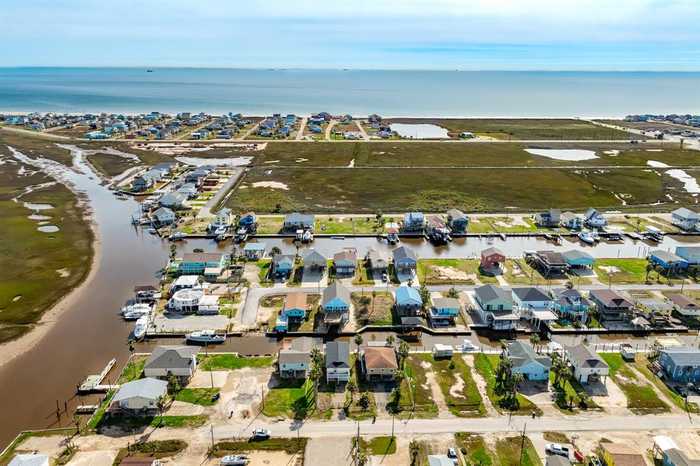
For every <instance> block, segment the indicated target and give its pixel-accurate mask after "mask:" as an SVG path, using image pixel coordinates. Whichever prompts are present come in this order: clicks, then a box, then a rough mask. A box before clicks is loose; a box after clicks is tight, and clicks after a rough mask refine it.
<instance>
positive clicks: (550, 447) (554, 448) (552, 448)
mask: <svg viewBox="0 0 700 466" xmlns="http://www.w3.org/2000/svg"><path fill="white" fill-rule="evenodd" d="M544 451H545V452H546V453H548V454H550V455H558V456H564V457H566V458H568V457H569V449H568V448H566V447H565V446H563V445H560V444H558V443H548V444H547V445H545V446H544Z"/></svg>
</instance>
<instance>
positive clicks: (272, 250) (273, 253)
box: [270, 246, 282, 257]
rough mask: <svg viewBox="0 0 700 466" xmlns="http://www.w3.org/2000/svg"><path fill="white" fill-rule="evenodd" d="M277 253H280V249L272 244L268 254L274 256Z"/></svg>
mask: <svg viewBox="0 0 700 466" xmlns="http://www.w3.org/2000/svg"><path fill="white" fill-rule="evenodd" d="M277 254H282V250H281V249H280V248H278V247H277V246H273V247H272V249H270V255H271V256H272V257H275V256H276V255H277Z"/></svg>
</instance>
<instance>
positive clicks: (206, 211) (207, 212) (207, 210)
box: [197, 167, 244, 219]
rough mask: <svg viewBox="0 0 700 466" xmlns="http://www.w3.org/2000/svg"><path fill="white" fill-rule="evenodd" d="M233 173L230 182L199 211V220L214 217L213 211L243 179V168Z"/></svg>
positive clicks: (236, 169)
mask: <svg viewBox="0 0 700 466" xmlns="http://www.w3.org/2000/svg"><path fill="white" fill-rule="evenodd" d="M231 171H232V172H233V173H232V174H231V176H230V177H229V179H228V181H226V183H224V185H223V186H221V188H219V190H218V191H217V192H216V194H214V196H213V197H212V198H211V199H209V200H208V201H207V203H206V204H204V206H203V207H202V208H201V209H199V212H197V218H199V219H202V218H210V217H213V216H214V214H213V213H212V211H211V210H212V209H213V208H214V207H216V206H217V205H219V202H220V201H221V200H222V199H223V198H224V197H225V196H226V195H227V194H229V193H231V192H232V191H231V188H233V187H234V186H235V185H236V183H238V180H239V179H240V178H241V175H243V171H244V169H243V168H240V167H239V168H232V169H231Z"/></svg>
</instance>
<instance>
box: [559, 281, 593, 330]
mask: <svg viewBox="0 0 700 466" xmlns="http://www.w3.org/2000/svg"><path fill="white" fill-rule="evenodd" d="M591 306H592V304H591V302H590V301H589V300H588V299H586V298H585V297H584V296H583V295H582V294H581V292H580V291H578V290H574V289H568V288H561V289H557V290H554V292H553V299H552V304H551V309H552V311H554V312H556V313H557V314H558V315H559V317H560V318H562V319H564V320H568V321H571V322H584V323H585V322H587V321H588V312H589V311H590V310H591Z"/></svg>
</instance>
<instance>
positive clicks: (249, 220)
mask: <svg viewBox="0 0 700 466" xmlns="http://www.w3.org/2000/svg"><path fill="white" fill-rule="evenodd" d="M257 221H258V220H257V216H256V215H255V212H246V213H245V214H243V215H241V218H239V219H238V226H239V227H241V228H248V229H249V228H251V227H253V226H255V224H256V223H257Z"/></svg>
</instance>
